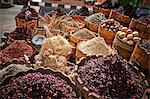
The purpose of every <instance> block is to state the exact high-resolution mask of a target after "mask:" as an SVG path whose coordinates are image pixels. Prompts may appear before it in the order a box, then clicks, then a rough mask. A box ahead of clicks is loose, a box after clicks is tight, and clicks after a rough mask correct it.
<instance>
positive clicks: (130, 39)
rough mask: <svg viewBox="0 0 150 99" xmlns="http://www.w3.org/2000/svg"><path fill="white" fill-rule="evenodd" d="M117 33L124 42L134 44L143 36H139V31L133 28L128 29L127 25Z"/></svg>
mask: <svg viewBox="0 0 150 99" xmlns="http://www.w3.org/2000/svg"><path fill="white" fill-rule="evenodd" d="M117 35H118V36H119V38H120V39H121V40H122V41H123V42H125V43H127V44H129V45H134V44H136V43H137V42H139V41H140V40H141V38H140V37H139V36H140V35H139V32H137V31H132V30H131V29H128V28H127V27H123V28H122V29H121V31H118V32H117Z"/></svg>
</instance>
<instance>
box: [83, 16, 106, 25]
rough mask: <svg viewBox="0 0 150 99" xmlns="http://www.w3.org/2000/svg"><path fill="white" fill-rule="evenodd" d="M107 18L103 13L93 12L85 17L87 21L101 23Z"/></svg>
mask: <svg viewBox="0 0 150 99" xmlns="http://www.w3.org/2000/svg"><path fill="white" fill-rule="evenodd" d="M105 20H106V18H105V15H104V14H103V13H96V14H92V15H90V16H89V17H87V18H85V21H87V22H90V23H93V24H96V25H99V24H101V23H102V22H104V21H105Z"/></svg>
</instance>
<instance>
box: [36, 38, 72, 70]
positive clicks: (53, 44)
mask: <svg viewBox="0 0 150 99" xmlns="http://www.w3.org/2000/svg"><path fill="white" fill-rule="evenodd" d="M72 50H73V47H72V46H71V44H70V43H69V42H68V41H67V40H66V39H65V38H64V37H62V36H54V37H51V38H47V39H45V41H44V43H43V45H42V48H41V50H40V53H39V54H38V55H37V56H36V57H35V60H36V63H37V64H38V63H44V66H48V67H51V68H53V69H59V70H61V71H65V70H66V65H67V58H68V56H69V55H70V54H71V53H72Z"/></svg>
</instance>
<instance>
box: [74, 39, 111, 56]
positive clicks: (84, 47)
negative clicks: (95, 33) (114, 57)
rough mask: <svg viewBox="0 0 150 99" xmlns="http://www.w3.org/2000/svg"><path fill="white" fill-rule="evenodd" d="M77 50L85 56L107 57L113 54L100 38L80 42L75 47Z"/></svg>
mask: <svg viewBox="0 0 150 99" xmlns="http://www.w3.org/2000/svg"><path fill="white" fill-rule="evenodd" d="M77 48H78V49H79V50H80V51H81V52H82V53H83V54H85V55H108V54H110V53H114V51H113V50H112V49H111V48H110V47H109V46H108V45H107V44H106V43H105V41H104V39H103V38H100V37H96V38H92V39H90V40H87V41H82V42H81V43H79V44H78V45H77Z"/></svg>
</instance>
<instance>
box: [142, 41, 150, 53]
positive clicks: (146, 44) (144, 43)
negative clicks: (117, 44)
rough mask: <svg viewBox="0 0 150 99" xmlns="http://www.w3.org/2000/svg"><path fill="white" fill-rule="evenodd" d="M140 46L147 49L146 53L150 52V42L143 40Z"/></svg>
mask: <svg viewBox="0 0 150 99" xmlns="http://www.w3.org/2000/svg"><path fill="white" fill-rule="evenodd" d="M139 44H140V46H141V47H143V48H144V49H145V51H146V52H150V40H142V41H140V42H139Z"/></svg>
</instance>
